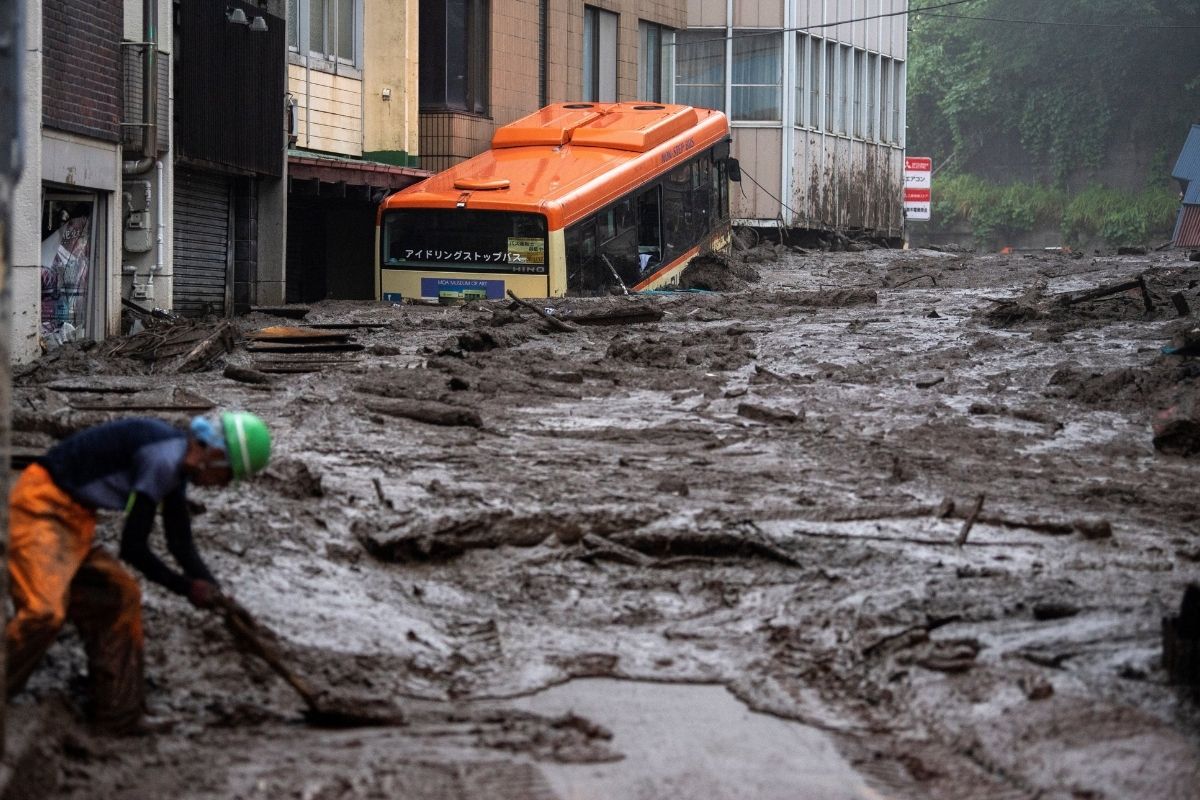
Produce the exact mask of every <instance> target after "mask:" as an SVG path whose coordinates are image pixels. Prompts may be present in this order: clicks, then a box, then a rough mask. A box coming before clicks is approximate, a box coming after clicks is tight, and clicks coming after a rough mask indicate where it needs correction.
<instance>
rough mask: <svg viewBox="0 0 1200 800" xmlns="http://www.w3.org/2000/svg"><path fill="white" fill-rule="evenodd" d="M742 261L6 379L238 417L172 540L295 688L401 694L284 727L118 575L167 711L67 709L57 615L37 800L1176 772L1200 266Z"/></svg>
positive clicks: (87, 405)
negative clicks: (237, 473) (609, 286)
mask: <svg viewBox="0 0 1200 800" xmlns="http://www.w3.org/2000/svg"><path fill="white" fill-rule="evenodd" d="M754 255H755V258H753V259H752V260H753V261H754V262H755V263H753V264H752V265H750V264H747V263H743V262H742V261H741V260H739V263H737V264H735V265H734V267H733V271H729V268H728V267H725V268H724V270H725V271H724V272H723V271H722V268H721V267H720V265H716V264H709V265H707V266H703V265H702V266H700V267H697V269H696V270H695V272H694V274H693V275H692V276H691V279H690V280H691V285H693V286H697V287H708V288H709V289H712V288H719V289H720V290H721V291H704V290H700V289H696V290H693V291H688V292H676V293H661V294H651V295H641V296H634V297H609V298H595V299H561V300H554V301H534V302H533V307H532V308H531V307H528V306H521V305H517V304H514V303H512V302H510V301H508V300H505V301H489V302H480V303H469V304H466V305H460V306H423V305H392V304H382V303H368V302H362V303H356V302H343V301H328V302H325V303H322V304H317V305H315V306H312V307H311V310H310V311H309V313H308V315H307V317H306V318H305V319H303V320H300V321H297V320H289V319H284V318H281V317H275V316H269V315H265V314H262V313H256V314H251V315H249V316H247V317H241V318H237V319H235V320H234V321H233V322H232V329H231V330H230V331H226V332H225V333H223V334H222V336H223V337H227V343H228V344H229V345H230V346H231V347H232V350H230V351H229V352H225V351H224V350H223V349H222V350H220V351H219V352H218V354H217V356H216V357H214V358H211V359H208V360H207V361H206V362H205V363H204V364H203V369H201V370H200V371H186V372H176V371H174V370H172V369H168V368H167V363H166V362H165V361H164V360H162V359H160V360H157V361H155V360H150V359H148V358H147V357H145V349H144V348H143V349H142V350H138V348H136V347H134V346H133V345H131V344H130V343H131V342H134V340H133V338H128V339H123V340H117V341H116V342H108V343H105V344H103V345H101V346H99V347H93V348H91V349H90V350H84V349H77V348H75V347H73V346H72V347H68V348H67V349H64V350H60V351H57V352H55V353H52V354H51V355H48V356H47V357H45V358H43V359H42V360H41V361H40V362H38V363H36V364H34V365H31V366H28V367H24V368H19V369H18V370H17V375H16V378H15V383H16V387H15V390H14V410H13V415H14V428H15V429H16V430H15V433H14V445H15V447H16V450H17V451H18V452H23V451H29V452H33V451H36V450H37V449H38V448H43V447H45V446H47V445H49V444H51V443H52V442H53V441H54V440H55V438H56V437H59V436H62V435H64V434H66V433H69V432H70V431H72V430H77V429H79V428H81V427H83V426H86V425H88V424H92V423H94V422H98V421H101V420H103V419H108V418H112V417H115V416H118V415H124V414H130V413H145V414H151V415H156V416H161V417H164V418H167V419H171V420H173V421H179V422H183V421H185V420H186V419H188V418H189V417H190V416H191V415H192V414H195V413H201V412H202V411H203V410H204V409H206V408H209V407H212V408H214V409H222V408H244V409H247V410H251V411H254V412H256V413H258V414H260V415H261V416H263V417H264V419H266V420H267V422H268V424H269V425H271V427H272V430H273V433H274V435H275V453H274V457H273V462H272V466H271V467H270V469H269V470H268V472H267V474H266V476H265V477H264V478H263V479H261V480H258V481H255V482H252V483H249V484H246V485H244V486H237V487H233V488H232V489H229V490H225V491H207V490H193V491H192V492H191V495H190V496H191V497H192V499H193V500H194V503H195V509H194V510H195V511H196V512H197V513H196V515H195V517H194V528H195V532H196V537H197V540H198V547H199V549H200V551H201V553H202V554H203V555H204V556H205V557H206V559H207V561H208V563H209V565H210V566H211V567H212V569H213V571H214V572H215V574H216V575H217V576H218V578H219V579H220V580H221V581H222V584H223V586H224V587H225V588H226V589H227V590H228V591H229V592H230V593H231V594H232V595H233V596H235V597H236V598H237V599H238V601H240V602H241V603H242V604H243V605H244V606H245V607H246V608H248V609H249V610H250V611H251V612H252V613H253V614H254V615H255V617H256V618H258V619H259V620H260V621H261V622H262V623H263V624H264V625H265V627H266V628H269V629H270V630H271V631H273V632H274V634H275V639H274V643H273V644H274V646H275V647H276V648H277V650H278V652H279V654H280V655H281V657H282V658H283V659H284V660H285V661H286V663H287V664H289V665H290V666H291V667H293V668H294V669H295V670H296V671H297V672H298V673H300V674H302V675H304V676H305V679H306V680H308V681H309V682H311V683H312V684H313V685H314V686H316V687H318V688H319V689H320V690H321V691H323V692H328V693H330V696H333V695H337V696H341V697H343V698H345V697H353V698H357V700H356V701H355V702H361V703H362V704H363V707H368V706H370V704H372V703H382V704H385V705H387V706H388V707H394V708H397V709H400V710H401V711H402V713H403V720H402V721H400V720H394V721H393V723H392V724H386V725H376V726H369V727H352V728H350V727H348V728H329V727H317V726H313V725H309V724H306V723H305V720H304V719H303V717H302V714H301V712H302V711H303V704H302V703H301V702H300V700H299V699H298V698H297V696H296V695H295V694H294V693H293V692H292V691H291V689H290V688H289V687H288V686H287V684H286V683H284V682H283V681H281V680H279V679H278V677H277V676H276V675H275V674H273V673H272V672H271V671H270V670H269V669H268V668H267V667H266V666H264V665H263V664H262V663H261V662H259V661H257V660H255V659H253V658H251V657H249V656H247V655H244V654H243V653H242V652H241V651H239V650H238V649H236V648H235V647H234V645H233V642H232V641H231V639H230V636H229V634H228V632H227V631H226V630H225V628H224V626H223V625H222V624H221V622H220V620H219V619H218V618H217V617H216V616H214V615H211V614H208V613H206V612H201V611H197V610H194V609H192V608H191V607H190V606H188V605H187V604H186V603H185V602H183V601H181V600H180V599H179V598H176V597H173V596H169V595H167V594H166V593H164V592H163V591H162V590H160V589H159V588H158V587H156V586H152V585H151V586H146V587H145V596H144V604H145V609H146V636H147V658H148V663H147V675H148V678H149V680H150V682H151V685H150V687H149V691H148V699H149V703H150V705H151V708H152V710H153V712H154V714H155V716H157V717H163V718H167V719H170V720H173V721H175V722H176V725H175V727H174V729H173V730H171V731H170V732H168V733H162V734H160V735H156V736H151V737H143V738H138V739H126V740H113V739H104V738H101V737H98V736H95V735H93V734H91V733H89V730H88V728H87V727H86V726H85V725H84V724H83V723H82V722H80V721H78V716H77V715H78V710H77V708H78V706H79V704H80V703H81V702H82V698H83V693H82V686H83V676H84V674H85V672H86V664H85V660H84V657H83V654H82V648H81V646H80V644H79V641H78V639H77V638H76V637H75V636H74V634H73V633H70V632H64V635H63V636H62V637H61V638H60V641H59V642H58V643H57V644H56V645H55V646H54V648H53V649H52V650H51V652H50V654H49V656H48V657H47V659H46V661H45V663H44V664H43V665H42V667H41V668H40V670H39V671H38V672H37V673H36V674H35V676H34V678H33V680H32V681H31V683H30V686H29V688H28V689H27V690H26V691H25V692H24V693H22V694H21V695H20V696H19V697H18V698H17V699H16V700H15V703H16V704H17V705H18V706H21V705H25V706H31V707H35V706H39V705H40V706H44V707H47V708H49V707H54V708H59V711H57V712H55V713H56V716H54V719H55V720H57V721H55V722H53V723H52V726H51V727H52V728H53V729H54V730H53V733H54V734H55V735H54V736H53V737H51V738H52V739H53V743H52V744H48V745H47V747H46V752H45V753H44V756H45V757H46V758H47V759H48V761H47V763H49V764H52V765H53V769H52V770H43V772H47V771H48V772H52V773H53V780H52V782H51V784H50V785H48V786H47V787H46V793H45V795H44V796H49V797H53V798H109V797H111V798H145V797H173V798H177V800H191V799H192V798H245V799H246V800H249V799H250V798H254V799H255V800H258V799H259V798H263V799H265V798H304V800H313V799H315V798H400V797H403V798H432V799H435V800H458V799H459V798H462V799H463V800H468V799H473V798H485V797H486V798H511V800H516V799H517V798H522V799H524V798H535V799H538V800H555V799H556V798H557V799H559V800H567V799H568V798H576V797H578V798H613V800H618V799H621V800H623V799H624V798H647V799H648V800H649V799H655V800H657V799H659V798H676V797H678V798H684V797H687V798H707V799H708V800H722V799H723V798H775V797H793V798H797V797H799V798H826V797H828V798H855V797H862V798H880V797H882V798H913V799H914V800H916V799H917V798H947V799H949V798H955V799H957V798H967V797H969V798H975V799H976V800H989V799H990V798H1155V799H1156V800H1168V799H1170V798H1180V799H1182V798H1197V797H1200V767H1198V764H1200V705H1198V704H1197V702H1196V701H1195V699H1194V696H1193V694H1192V693H1191V690H1190V689H1188V688H1186V687H1183V686H1179V685H1174V684H1173V683H1172V682H1171V680H1170V677H1171V676H1170V674H1169V673H1168V671H1166V670H1164V668H1163V662H1162V652H1163V635H1162V620H1163V617H1164V616H1165V615H1170V614H1173V613H1178V610H1179V603H1180V597H1181V596H1182V594H1183V591H1184V588H1185V587H1186V586H1187V585H1188V584H1189V583H1193V582H1196V581H1197V580H1200V461H1197V460H1196V458H1195V457H1194V456H1195V454H1196V453H1197V452H1198V451H1200V404H1197V402H1196V395H1197V387H1198V386H1200V383H1197V377H1196V376H1197V375H1200V367H1198V366H1197V365H1200V361H1194V360H1193V356H1192V355H1191V352H1192V350H1191V348H1193V347H1194V348H1195V351H1196V352H1200V332H1197V333H1196V334H1194V335H1193V334H1192V329H1193V328H1196V327H1200V319H1198V318H1197V317H1196V316H1194V315H1193V313H1192V307H1193V306H1194V307H1195V308H1196V309H1198V310H1200V298H1198V297H1197V292H1198V290H1197V287H1198V286H1200V264H1196V263H1192V262H1189V261H1188V260H1187V258H1186V254H1183V253H1172V252H1166V253H1153V254H1151V255H1149V256H1141V257H1131V256H1123V257H1105V256H1099V255H1096V256H1082V257H1081V256H1074V257H1073V256H1071V255H1067V254H1057V253H1054V254H1043V253H1034V254H1020V253H1018V254H1012V255H976V254H964V253H941V252H932V251H924V250H913V251H895V250H869V251H866V252H857V253H801V252H795V251H792V250H789V249H787V248H783V247H774V248H772V247H770V246H767V245H764V246H763V247H762V248H760V249H759V250H758V251H754ZM715 284H719V285H715ZM1106 287H1107V288H1108V289H1113V287H1116V289H1115V290H1114V291H1107V292H1106V291H1103V290H1104V289H1105V288H1106ZM1121 287H1124V288H1121ZM1097 289H1100V290H1102V291H1099V292H1097V291H1095V290H1097ZM1089 293H1090V294H1089ZM1173 296H1174V298H1175V299H1172V298H1173ZM1189 303H1190V305H1189ZM1148 309H1149V310H1148ZM273 326H308V327H309V328H310V329H315V330H317V331H322V332H324V334H326V335H327V337H326V338H322V337H321V336H317V337H316V338H315V339H314V340H305V339H303V338H299V339H295V338H293V340H292V341H291V342H289V343H285V344H282V345H278V346H269V345H268V344H264V341H263V339H262V338H261V337H260V336H258V334H257V333H256V332H260V331H262V330H263V329H264V328H271V327H273ZM198 330H200V331H201V332H203V331H204V330H205V329H204V328H203V327H201V328H199V329H198ZM208 330H212V325H210V326H209V328H208ZM150 334H153V335H154V336H158V337H159V339H157V340H155V341H158V342H160V343H161V342H164V341H166V339H167V338H169V337H168V335H167V333H164V332H163V330H162V326H153V325H152V326H151V327H150V329H149V330H148V331H147V332H146V333H143V334H141V336H142V337H143V339H146V337H147V336H148V335H150ZM198 335H201V334H198ZM256 337H257V338H256ZM139 341H140V340H139ZM214 341H216V340H215V339H214ZM267 341H268V342H271V341H272V340H269V339H268V340H267ZM323 343H324V344H323ZM134 344H136V342H134ZM1164 347H1165V348H1167V349H1168V350H1169V351H1170V353H1171V354H1167V353H1164V351H1163V348H1164ZM183 349H187V348H183ZM176 350H180V348H176ZM131 353H133V354H139V353H140V354H141V355H140V356H139V357H132V356H131V355H130V354H131ZM229 376H232V377H229ZM120 522H121V521H120V518H119V517H117V516H106V517H103V518H102V520H101V525H100V531H99V536H100V538H101V539H102V540H104V541H105V542H106V543H107V545H108V546H109V547H111V548H113V549H114V550H115V548H116V540H117V537H118V534H119V529H120ZM155 543H156V544H157V545H158V546H160V547H161V539H156V540H155ZM555 692H565V693H566V694H562V695H554V694H553V693H555ZM555 697H558V699H557V700H556V699H554V698H555ZM563 698H565V699H563ZM60 707H61V708H60ZM718 710H719V713H718ZM689 715H690V716H689ZM698 719H699V720H708V722H707V723H704V722H696V721H695V720H698ZM689 720H690V721H689ZM705 725H708V728H705ZM672 726H674V727H672ZM718 728H719V729H721V730H715V729H718ZM639 731H640V732H641V734H639ZM705 731H707V733H706V732H705ZM714 731H715V732H714ZM676 734H678V735H676ZM705 736H708V737H709V738H707V739H706V738H704V737H705ZM689 737H695V738H689ZM721 737H725V738H721ZM788 737H794V741H795V742H796V744H795V746H794V747H793V745H791V744H787V743H788V742H792V741H793V738H788ZM693 741H694V742H695V744H694V745H693V744H690V742H693ZM722 742H724V744H722ZM804 742H807V743H808V744H807V745H804V744H803V743H804ZM802 745H803V746H804V747H808V751H806V752H807V753H808V754H807V755H804V754H801V753H800V750H801V749H802ZM664 748H665V749H664ZM705 748H708V749H705ZM818 751H819V752H818ZM722 752H727V753H728V752H737V753H738V755H737V761H738V764H740V766H738V764H730V765H729V766H728V768H725V767H722V766H721V763H722V762H721V761H720V759H721V753H722ZM813 753H817V754H816V755H814V754H813ZM818 762H819V763H818ZM805 764H808V765H809V766H808V767H806V766H805Z"/></svg>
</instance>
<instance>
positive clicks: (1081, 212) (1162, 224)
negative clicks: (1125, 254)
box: [1062, 186, 1179, 247]
mask: <svg viewBox="0 0 1200 800" xmlns="http://www.w3.org/2000/svg"><path fill="white" fill-rule="evenodd" d="M1178 211H1179V197H1178V195H1176V194H1174V193H1173V192H1171V191H1170V190H1168V189H1161V188H1160V189H1146V190H1145V191H1143V192H1141V193H1140V194H1135V195H1130V194H1129V193H1128V192H1121V191H1118V190H1116V189H1110V188H1108V187H1106V186H1089V187H1088V188H1087V189H1085V190H1084V191H1082V192H1080V193H1079V194H1077V195H1076V196H1075V197H1073V198H1072V199H1071V202H1070V203H1068V204H1067V207H1066V208H1065V209H1064V211H1063V220H1062V230H1063V236H1064V237H1065V238H1066V240H1067V241H1068V242H1072V243H1078V242H1081V241H1084V240H1086V239H1088V238H1092V237H1099V238H1101V239H1103V240H1104V241H1105V242H1106V243H1107V244H1109V245H1111V246H1113V247H1120V246H1122V245H1145V244H1149V243H1150V240H1151V239H1152V238H1153V237H1156V236H1157V237H1160V238H1166V237H1167V236H1168V235H1169V234H1170V231H1171V228H1172V226H1173V225H1174V224H1175V216H1176V214H1177V213H1178Z"/></svg>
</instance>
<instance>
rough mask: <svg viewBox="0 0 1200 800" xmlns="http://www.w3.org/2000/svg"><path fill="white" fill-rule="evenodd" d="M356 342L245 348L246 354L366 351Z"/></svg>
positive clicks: (269, 345) (264, 345)
mask: <svg viewBox="0 0 1200 800" xmlns="http://www.w3.org/2000/svg"><path fill="white" fill-rule="evenodd" d="M366 349H367V348H366V346H365V345H362V344H359V343H358V342H332V343H329V344H317V343H313V344H293V343H287V344H284V343H282V342H280V343H270V344H266V343H256V344H249V345H247V346H246V352H247V353H356V352H358V351H360V350H366Z"/></svg>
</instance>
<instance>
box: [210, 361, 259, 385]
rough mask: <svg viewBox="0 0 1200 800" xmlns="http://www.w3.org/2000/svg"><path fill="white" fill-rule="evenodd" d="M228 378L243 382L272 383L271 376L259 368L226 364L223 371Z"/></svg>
mask: <svg viewBox="0 0 1200 800" xmlns="http://www.w3.org/2000/svg"><path fill="white" fill-rule="evenodd" d="M222 374H223V375H224V376H225V377H226V378H229V379H230V380H233V381H239V382H241V383H270V382H271V376H270V375H268V374H266V373H265V372H262V371H260V370H257V369H250V368H249V367H239V366H235V365H234V364H226V365H225V371H224V372H223V373H222Z"/></svg>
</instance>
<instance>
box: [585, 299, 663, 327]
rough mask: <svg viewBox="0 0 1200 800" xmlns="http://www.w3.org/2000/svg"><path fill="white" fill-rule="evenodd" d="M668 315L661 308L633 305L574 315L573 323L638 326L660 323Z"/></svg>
mask: <svg viewBox="0 0 1200 800" xmlns="http://www.w3.org/2000/svg"><path fill="white" fill-rule="evenodd" d="M665 315H666V312H664V311H663V310H662V309H661V308H655V307H653V306H647V305H641V304H638V305H631V306H629V307H627V308H609V309H604V310H602V311H593V312H589V313H587V314H572V315H571V317H570V320H571V322H573V323H575V324H576V325H637V324H641V323H646V322H658V321H659V320H661V319H662V318H663V317H664V316H665Z"/></svg>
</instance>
